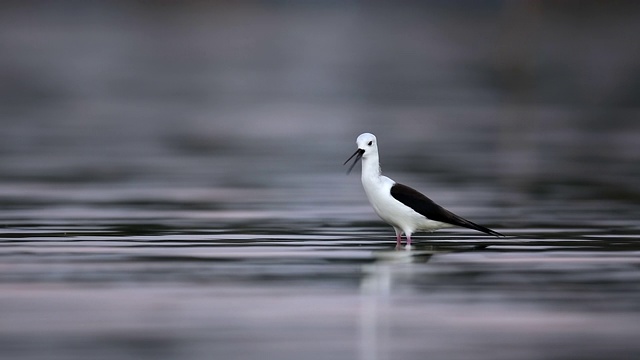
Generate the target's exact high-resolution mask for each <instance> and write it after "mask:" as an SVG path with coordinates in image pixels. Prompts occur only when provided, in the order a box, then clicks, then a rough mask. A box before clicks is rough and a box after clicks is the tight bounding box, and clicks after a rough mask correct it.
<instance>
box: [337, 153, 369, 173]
mask: <svg viewBox="0 0 640 360" xmlns="http://www.w3.org/2000/svg"><path fill="white" fill-rule="evenodd" d="M362 155H364V150H363V149H358V150H356V152H354V153H353V155H351V156H350V157H349V158H348V159H347V161H345V162H344V164H342V166H344V165H347V163H348V162H349V160H351V159H352V158H353V157H354V156H355V157H356V159H355V160H354V161H353V164H351V166H350V167H349V170H347V174H349V173H350V172H351V170H353V168H354V167H355V166H356V164H357V163H358V160H360V159H362Z"/></svg>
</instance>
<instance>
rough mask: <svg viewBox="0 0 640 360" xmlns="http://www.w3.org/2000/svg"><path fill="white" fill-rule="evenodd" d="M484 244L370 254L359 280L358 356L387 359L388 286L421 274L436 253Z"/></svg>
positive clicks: (473, 248) (365, 359)
mask: <svg viewBox="0 0 640 360" xmlns="http://www.w3.org/2000/svg"><path fill="white" fill-rule="evenodd" d="M487 246H488V245H474V246H465V247H459V246H457V247H454V246H437V245H412V247H410V248H408V249H407V248H405V247H400V248H398V247H396V248H391V249H390V250H379V251H375V252H374V253H373V256H374V258H375V261H374V262H373V263H369V264H367V265H364V266H363V268H362V272H363V276H362V279H361V282H360V295H361V297H360V319H359V325H358V328H359V342H360V344H359V359H361V360H374V359H375V360H384V359H390V358H391V357H390V347H389V345H390V342H391V339H392V338H393V337H392V332H391V328H392V323H393V318H392V309H393V306H392V299H391V294H392V289H393V288H394V287H398V286H399V285H400V284H401V283H403V282H406V279H407V278H411V277H412V276H413V275H415V274H420V275H421V276H424V265H425V264H426V263H427V262H429V261H430V260H431V259H433V258H434V257H436V256H441V255H444V254H449V253H459V252H468V251H478V250H482V249H484V248H486V247H487Z"/></svg>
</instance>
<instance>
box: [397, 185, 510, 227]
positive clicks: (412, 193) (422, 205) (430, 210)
mask: <svg viewBox="0 0 640 360" xmlns="http://www.w3.org/2000/svg"><path fill="white" fill-rule="evenodd" d="M391 196H393V197H394V199H396V200H398V201H400V202H401V203H403V204H405V205H407V206H408V207H410V208H412V209H413V210H414V211H415V212H417V213H418V214H420V215H423V216H424V217H426V218H427V219H430V220H435V221H440V222H443V223H447V224H451V225H456V226H462V227H466V228H469V229H473V230H478V231H482V232H483V233H486V234H489V235H493V236H504V235H502V234H500V233H499V232H497V231H493V230H491V229H489V228H486V227H484V226H480V225H478V224H476V223H473V222H471V221H469V220H466V219H463V218H461V217H460V216H458V215H456V214H454V213H452V212H451V211H448V210H446V209H444V208H443V207H442V206H440V205H438V204H436V203H434V202H433V201H431V199H429V198H428V197H426V196H424V195H422V194H421V193H420V192H418V191H416V190H414V189H412V188H410V187H408V186H406V185H402V184H398V183H395V184H394V185H393V186H392V187H391Z"/></svg>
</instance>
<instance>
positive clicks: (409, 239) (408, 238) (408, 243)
mask: <svg viewBox="0 0 640 360" xmlns="http://www.w3.org/2000/svg"><path fill="white" fill-rule="evenodd" d="M405 236H406V237H407V246H411V234H409V233H407V234H405Z"/></svg>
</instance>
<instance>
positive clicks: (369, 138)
mask: <svg viewBox="0 0 640 360" xmlns="http://www.w3.org/2000/svg"><path fill="white" fill-rule="evenodd" d="M356 144H357V145H358V150H356V152H354V153H353V155H351V157H349V158H348V159H347V161H345V162H344V164H342V165H346V164H347V163H348V162H349V160H351V159H352V158H353V157H354V156H355V157H356V159H355V160H354V161H353V164H351V166H350V167H349V170H348V171H347V174H348V173H350V172H351V170H353V168H354V167H355V166H356V164H357V163H358V160H360V159H361V158H365V159H366V158H368V157H370V156H373V155H377V154H378V140H377V139H376V136H375V135H373V134H371V133H363V134H360V136H358V138H357V139H356Z"/></svg>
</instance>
